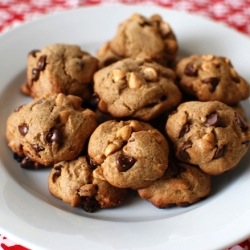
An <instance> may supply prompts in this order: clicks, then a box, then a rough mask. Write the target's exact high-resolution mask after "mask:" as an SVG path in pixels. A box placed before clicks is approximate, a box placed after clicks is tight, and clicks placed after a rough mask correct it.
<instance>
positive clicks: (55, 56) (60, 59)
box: [21, 44, 98, 98]
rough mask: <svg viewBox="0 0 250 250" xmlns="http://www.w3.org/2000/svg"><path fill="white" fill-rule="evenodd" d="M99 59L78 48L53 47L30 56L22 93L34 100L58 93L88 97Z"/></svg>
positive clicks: (32, 52) (45, 48) (70, 46)
mask: <svg viewBox="0 0 250 250" xmlns="http://www.w3.org/2000/svg"><path fill="white" fill-rule="evenodd" d="M97 68H98V60H97V59H96V58H95V57H93V56H91V55H90V54H89V53H87V52H85V51H82V50H81V48H80V47H79V46H76V45H67V44H51V45H48V46H46V47H44V48H43V49H41V50H33V51H31V52H30V53H29V55H28V62H27V82H26V83H24V84H23V85H22V87H21V92H22V93H24V94H26V95H30V96H32V97H35V98H40V97H46V96H49V95H52V94H56V93H63V94H65V95H76V96H80V97H82V98H86V97H89V95H90V93H91V91H90V85H92V78H93V75H94V73H95V71H96V70H97Z"/></svg>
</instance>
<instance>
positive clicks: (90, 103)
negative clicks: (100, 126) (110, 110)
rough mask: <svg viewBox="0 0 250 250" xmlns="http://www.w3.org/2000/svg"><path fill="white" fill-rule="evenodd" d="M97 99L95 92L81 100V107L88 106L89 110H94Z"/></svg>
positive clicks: (98, 99) (98, 98)
mask: <svg viewBox="0 0 250 250" xmlns="http://www.w3.org/2000/svg"><path fill="white" fill-rule="evenodd" d="M99 101H100V97H99V96H98V95H97V94H96V93H94V94H93V95H92V96H91V97H90V98H89V99H84V100H83V102H82V107H83V108H89V109H91V110H96V109H97V106H98V103H99Z"/></svg>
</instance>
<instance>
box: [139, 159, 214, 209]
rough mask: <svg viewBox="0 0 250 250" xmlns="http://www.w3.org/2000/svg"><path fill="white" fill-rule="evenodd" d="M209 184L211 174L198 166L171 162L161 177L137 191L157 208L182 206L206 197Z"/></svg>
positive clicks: (208, 191) (209, 190)
mask: <svg viewBox="0 0 250 250" xmlns="http://www.w3.org/2000/svg"><path fill="white" fill-rule="evenodd" d="M211 186H212V184H211V176H210V175H208V174H206V173H204V172H203V171H202V170H201V169H199V168H198V167H195V166H192V165H188V164H184V163H180V162H174V163H173V162H171V163H170V164H169V167H168V169H167V170H166V172H165V174H164V175H163V177H161V178H160V179H158V180H156V181H155V182H154V183H153V184H152V185H150V186H149V187H147V188H144V189H139V190H138V193H139V195H140V197H141V198H143V199H146V200H148V201H149V202H151V203H152V204H153V205H154V206H156V207H158V208H167V207H172V206H180V207H184V206H189V205H191V204H193V203H196V202H197V201H199V200H200V199H202V198H205V197H207V196H208V195H209V194H210V192H211Z"/></svg>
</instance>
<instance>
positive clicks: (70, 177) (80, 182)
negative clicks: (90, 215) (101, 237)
mask: <svg viewBox="0 0 250 250" xmlns="http://www.w3.org/2000/svg"><path fill="white" fill-rule="evenodd" d="M48 187H49V191H50V192H51V194H53V195H54V196H55V197H57V198H59V199H61V200H63V201H64V202H66V203H68V204H70V205H71V206H74V207H77V206H81V207H82V208H83V209H84V210H85V211H87V212H95V211H96V210H97V209H98V208H111V207H116V206H120V205H121V204H122V203H123V202H124V200H125V198H126V195H127V190H126V189H120V188H116V187H114V186H112V185H110V184H109V183H108V182H107V181H106V180H105V179H104V177H103V176H102V172H101V169H100V168H96V169H94V168H93V166H91V164H90V163H89V162H88V160H87V158H86V157H84V156H81V157H79V158H76V159H75V160H72V161H62V162H59V163H57V164H55V165H54V166H53V168H52V169H51V172H50V174H49V178H48Z"/></svg>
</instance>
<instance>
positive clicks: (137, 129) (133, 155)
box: [88, 120, 169, 189]
mask: <svg viewBox="0 0 250 250" xmlns="http://www.w3.org/2000/svg"><path fill="white" fill-rule="evenodd" d="M168 153H169V152H168V143H167V141H166V139H165V137H164V136H163V135H162V134H161V133H160V132H159V131H158V130H156V129H154V128H153V127H151V126H150V125H149V124H147V123H143V122H139V121H136V120H129V121H120V122H118V121H115V120H110V121H106V122H104V123H102V124H100V125H99V126H98V127H97V128H96V130H95V131H94V132H93V134H92V135H91V137H90V140H89V144H88V154H89V156H90V158H91V159H92V161H93V162H94V163H95V164H97V165H100V167H101V169H102V172H103V176H104V178H105V179H106V180H107V181H108V182H109V183H110V184H111V185H113V186H116V187H119V188H132V189H138V188H142V187H146V186H148V185H150V184H151V183H152V182H153V181H154V180H155V179H158V178H159V177H161V176H162V175H163V173H164V171H165V169H166V168H167V166H168Z"/></svg>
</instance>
